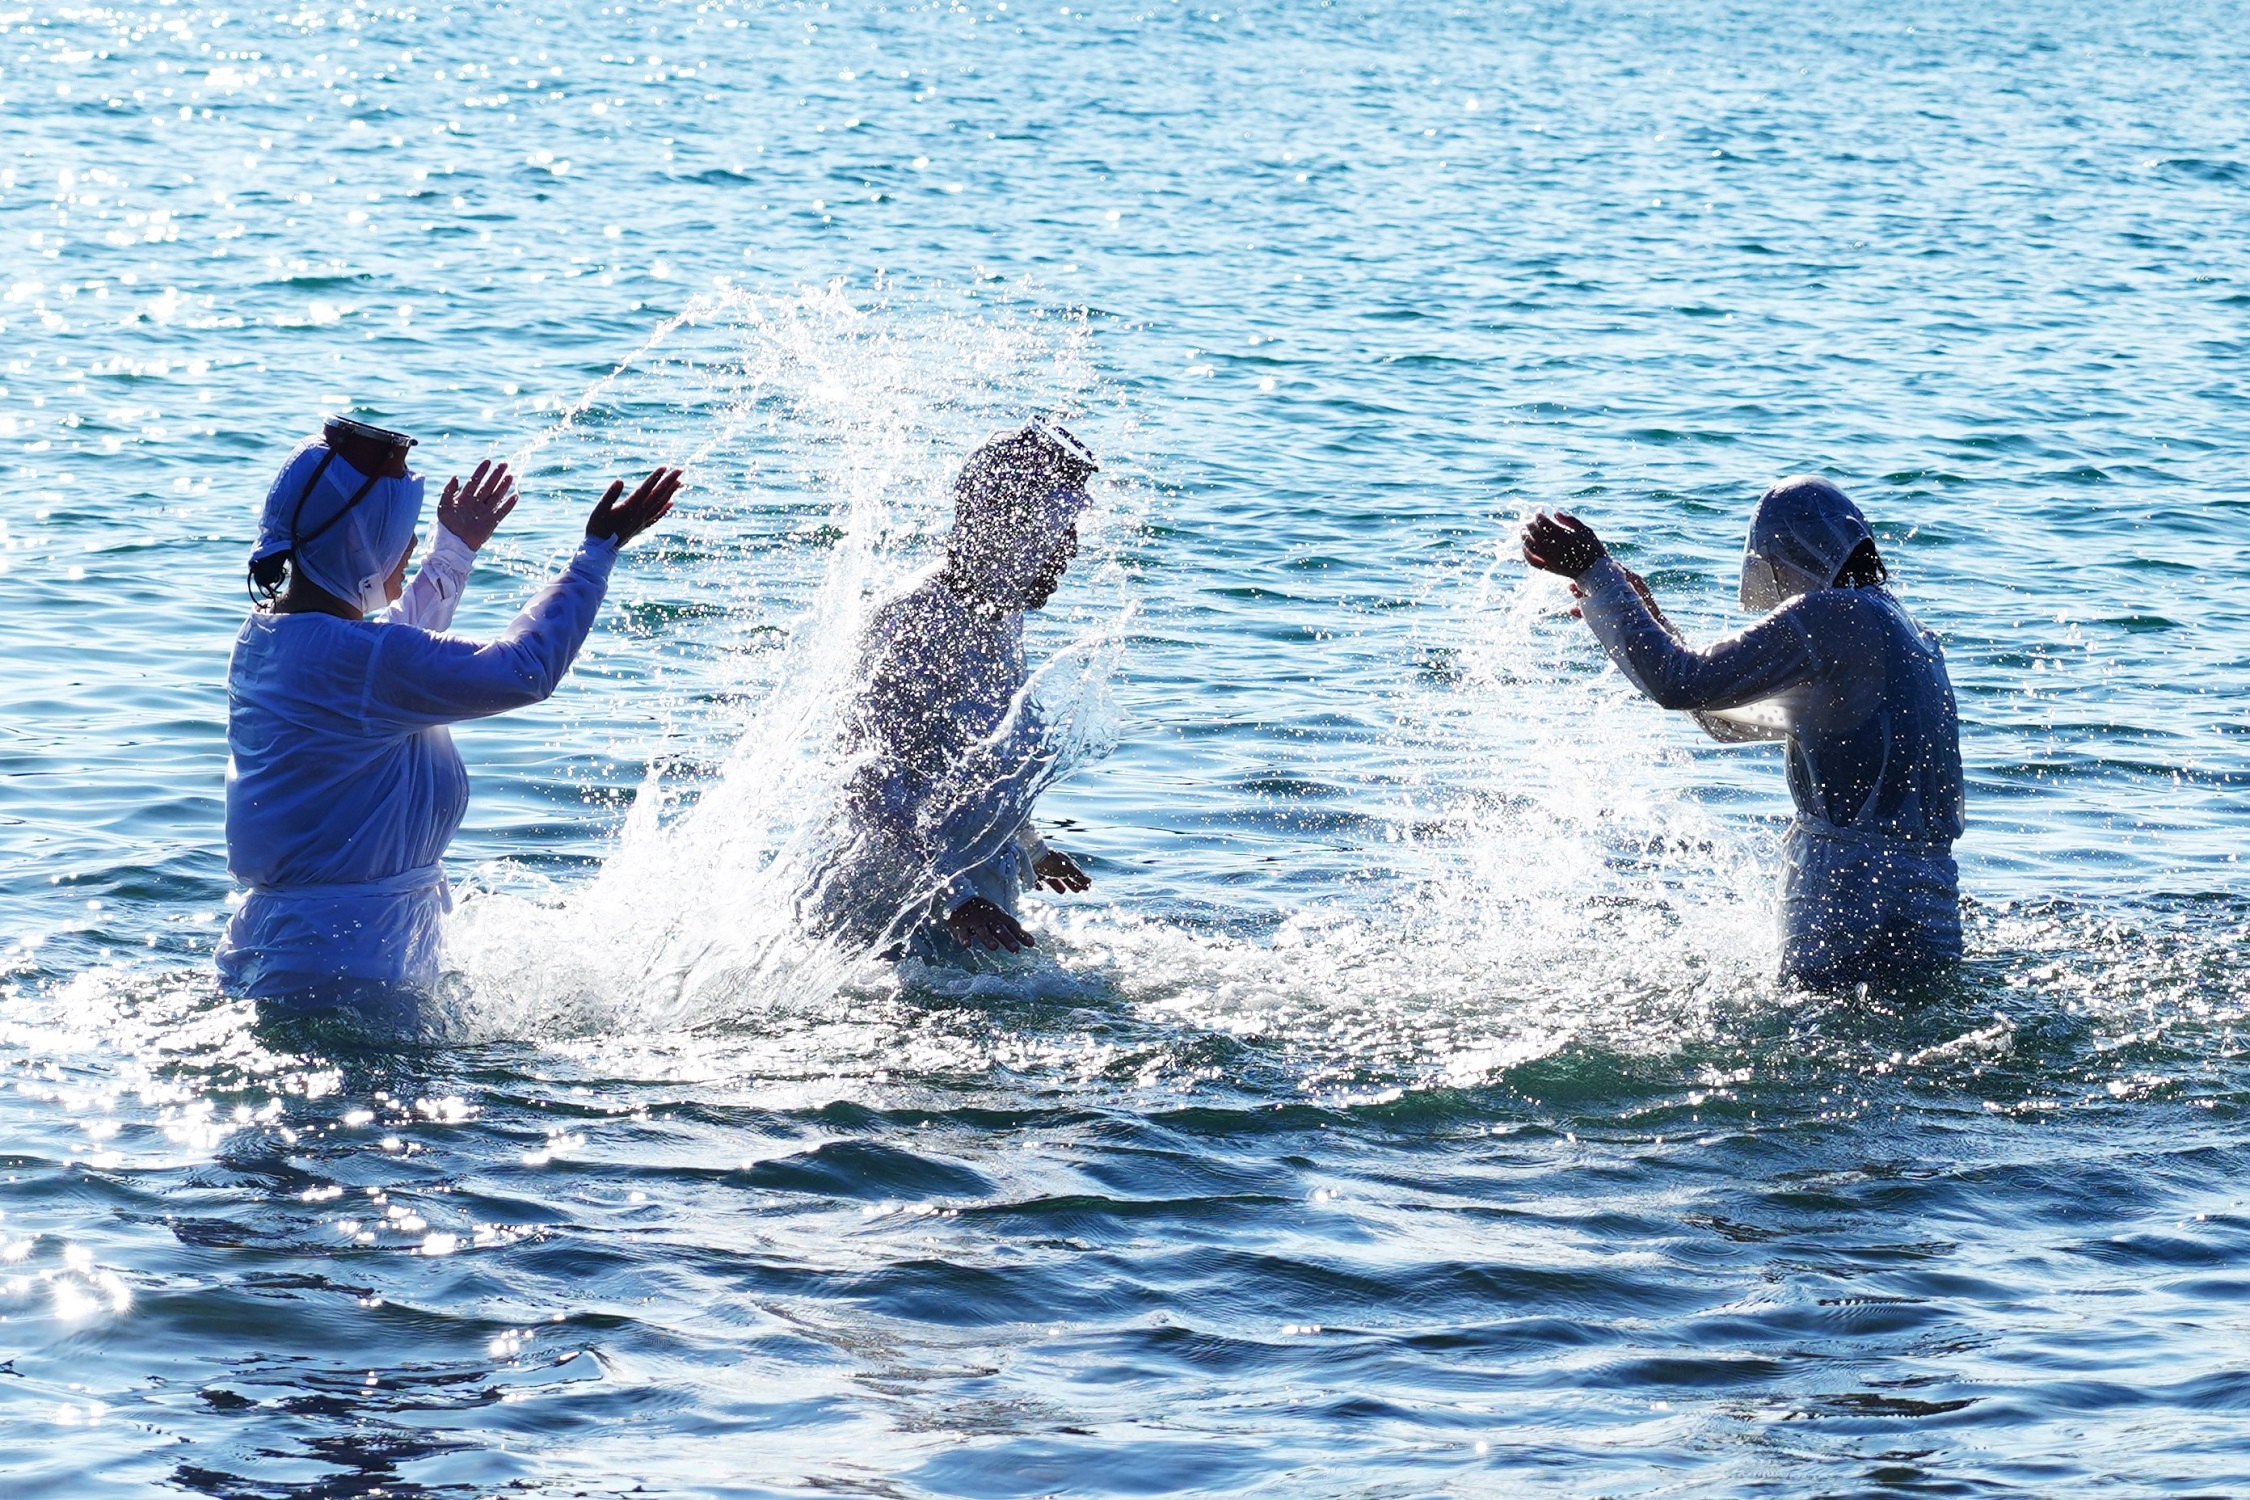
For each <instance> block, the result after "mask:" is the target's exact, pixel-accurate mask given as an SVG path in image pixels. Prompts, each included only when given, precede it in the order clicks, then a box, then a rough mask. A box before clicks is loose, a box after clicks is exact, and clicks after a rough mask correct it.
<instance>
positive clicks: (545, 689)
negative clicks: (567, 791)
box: [366, 539, 617, 728]
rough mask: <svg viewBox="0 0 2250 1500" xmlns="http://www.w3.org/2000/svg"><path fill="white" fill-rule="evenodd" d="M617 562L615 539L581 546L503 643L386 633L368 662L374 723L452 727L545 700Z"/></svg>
mask: <svg viewBox="0 0 2250 1500" xmlns="http://www.w3.org/2000/svg"><path fill="white" fill-rule="evenodd" d="M616 559H617V544H616V543H615V542H614V541H607V540H600V541H597V540H593V539H589V540H587V541H586V542H584V543H582V544H581V545H580V546H579V548H578V552H577V554H576V555H575V556H574V557H572V559H571V561H570V565H569V566H568V567H566V568H564V569H563V571H562V572H561V573H560V574H559V575H558V576H557V577H556V578H555V579H554V581H553V582H551V583H549V584H548V585H547V586H546V587H545V588H543V589H541V590H540V591H539V593H538V594H537V595H535V596H534V597H533V599H532V601H531V602H530V603H529V604H528V605H526V606H525V607H524V610H523V612H522V613H521V614H519V615H517V616H516V618H515V621H514V623H512V624H511V625H509V627H508V629H507V630H506V631H505V632H504V633H503V634H502V635H501V636H500V638H499V639H498V640H495V641H491V642H488V643H486V644H484V645H481V646H471V645H470V644H469V643H468V642H466V641H459V640H455V639H453V638H451V637H445V636H432V635H430V634H428V633H426V632H423V631H419V630H413V631H398V632H395V633H393V632H385V636H384V639H383V642H382V644H381V645H380V646H378V647H377V650H376V654H375V657H374V659H373V661H372V662H371V664H370V680H369V684H368V698H367V708H366V712H367V715H368V718H369V720H370V722H371V723H377V724H385V725H389V726H391V727H396V728H404V727H413V726H418V725H423V724H447V723H453V722H456V721H458V720H461V719H475V718H483V717H485V716H487V715H490V714H497V713H505V712H507V711H508V710H509V709H512V708H522V707H525V706H526V705H529V704H533V703H538V702H540V701H541V700H543V699H545V698H546V697H548V696H549V695H550V694H552V693H553V692H554V690H555V688H556V687H557V686H558V685H559V684H560V683H561V681H562V679H563V675H564V674H565V673H567V672H568V671H569V670H570V666H571V663H572V662H573V661H574V660H576V658H577V656H578V649H579V647H580V646H582V645H584V644H585V641H586V636H587V634H588V632H590V631H591V630H592V629H593V625H594V619H595V617H596V616H597V615H598V614H599V613H600V611H601V603H602V596H603V595H604V594H605V593H606V592H607V591H608V588H609V575H610V569H611V567H612V566H613V564H614V563H615V562H616Z"/></svg>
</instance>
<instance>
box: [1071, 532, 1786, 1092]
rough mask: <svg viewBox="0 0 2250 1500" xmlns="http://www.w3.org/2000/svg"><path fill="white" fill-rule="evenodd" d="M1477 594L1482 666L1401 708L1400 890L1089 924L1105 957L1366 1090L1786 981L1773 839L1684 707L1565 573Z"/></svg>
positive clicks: (1473, 653)
mask: <svg viewBox="0 0 2250 1500" xmlns="http://www.w3.org/2000/svg"><path fill="white" fill-rule="evenodd" d="M1460 597H1462V598H1463V599H1464V603H1463V606H1462V607H1461V609H1460V612H1459V615H1458V617H1457V618H1456V620H1455V621H1454V625H1455V631H1454V634H1455V640H1456V643H1457V645H1456V649H1457V652H1458V661H1459V664H1460V674H1459V680H1458V681H1457V683H1456V684H1455V685H1454V686H1453V687H1452V688H1451V689H1450V690H1448V691H1444V692H1440V693H1431V694H1424V695H1419V696H1416V697H1412V698H1407V699H1404V700H1402V702H1401V705H1400V709H1399V712H1400V723H1399V729H1398V740H1399V745H1398V751H1399V754H1400V755H1401V757H1403V759H1404V760H1405V761H1406V763H1407V768H1408V782H1409V784H1408V787H1407V794H1408V795H1407V800H1408V804H1409V806H1408V809H1407V810H1406V811H1404V812H1402V813H1401V814H1400V815H1399V816H1398V817H1397V818H1396V819H1395V820H1394V822H1393V825H1392V828H1391V830H1390V838H1391V840H1392V842H1387V843H1385V844H1384V845H1383V846H1381V847H1379V848H1371V849H1370V851H1369V853H1370V856H1371V858H1379V859H1381V860H1383V861H1384V862H1386V863H1387V864H1389V865H1390V866H1391V867H1392V868H1393V869H1394V870H1395V871H1396V872H1397V873H1396V875H1395V877H1394V879H1393V882H1392V883H1391V884H1390V885H1389V887H1388V888H1387V889H1382V890H1380V891H1379V892H1378V893H1377V895H1376V897H1375V899H1373V900H1371V901H1366V902H1363V903H1361V904H1357V905H1345V904H1341V903H1336V902H1329V903H1323V904H1321V905H1318V906H1316V907H1312V908H1309V909H1307V910H1304V911H1301V912H1299V913H1297V914H1295V915H1294V916H1292V917H1291V918H1290V919H1289V920H1287V921H1286V922H1284V923H1283V924H1282V925H1281V926H1280V928H1279V929H1278V930H1277V931H1276V932H1274V933H1273V934H1271V935H1270V936H1269V937H1266V938H1263V939H1258V940H1251V939H1244V938H1238V937H1231V936H1227V935H1223V934H1211V933H1207V932H1190V931H1187V930H1185V929H1182V928H1179V927H1175V926H1170V925H1167V924H1163V923H1157V922H1144V921H1136V920H1133V919H1132V918H1130V917H1119V916H1115V915H1110V914H1096V915H1093V916H1090V917H1088V918H1086V919H1083V920H1081V921H1079V922H1076V923H1073V924H1071V925H1070V926H1069V927H1068V929H1067V930H1068V932H1069V941H1070V943H1071V945H1072V946H1073V947H1074V948H1075V949H1076V950H1077V951H1078V952H1079V953H1080V955H1081V956H1082V958H1083V959H1085V960H1090V961H1092V962H1096V963H1099V964H1101V965H1103V966H1105V967H1107V968H1109V969H1110V970H1111V971H1113V972H1114V973H1115V974H1117V975H1118V976H1119V985H1120V988H1121V990H1122V991H1123V992H1124V993H1125V994H1126V995H1128V996H1129V997H1131V998H1132V1000H1133V1001H1134V1002H1135V1003H1136V1004H1137V1005H1138V1006H1140V1007H1142V1008H1143V1009H1144V1010H1145V1011H1148V1012H1152V1013H1161V1014H1163V1015H1165V1016H1167V1017H1168V1018H1170V1019H1171V1021H1172V1022H1173V1023H1174V1024H1175V1025H1178V1026H1181V1027H1184V1028H1195V1029H1208V1030H1216V1031H1224V1032H1227V1033H1229V1034H1232V1035H1234V1036H1237V1037H1241V1038H1255V1039H1258V1040H1259V1041H1260V1042H1261V1043H1262V1044H1264V1045H1266V1046H1267V1047H1269V1048H1271V1049H1272V1050H1273V1051H1274V1053H1275V1054H1276V1057H1277V1061H1281V1062H1282V1063H1283V1065H1284V1066H1286V1067H1288V1068H1290V1069H1291V1070H1292V1071H1293V1072H1295V1073H1296V1074H1297V1076H1298V1080H1299V1084H1300V1086H1301V1087H1302V1088H1304V1089H1305V1090H1307V1091H1308V1092H1312V1093H1318V1094H1326V1095H1337V1096H1341V1097H1356V1096H1360V1095H1363V1094H1364V1093H1365V1091H1367V1090H1369V1089H1374V1090H1378V1091H1381V1090H1386V1089H1392V1088H1396V1087H1400V1086H1419V1085H1471V1084H1476V1083H1481V1082H1485V1081H1489V1080H1491V1079H1493V1078H1495V1077H1497V1076H1498V1075H1499V1074H1500V1073H1502V1072H1504V1071H1505V1070H1506V1069H1508V1068H1511V1067H1514V1066H1517V1065H1519V1064H1522V1063H1524V1062H1527V1061H1530V1060H1533V1059H1535V1058H1538V1057H1543V1056H1546V1055H1548V1054H1550V1053H1553V1052H1555V1051H1558V1050H1560V1049H1562V1048H1564V1047H1566V1046H1569V1045H1572V1044H1574V1043H1584V1044H1591V1045H1599V1046H1601V1047H1604V1048H1608V1049H1613V1050H1623V1051H1629V1052H1636V1053H1639V1052H1652V1053H1661V1052H1668V1051H1671V1050H1673V1049H1676V1048H1677V1047H1679V1046H1681V1045H1683V1044H1688V1043H1693V1042H1695V1041H1698V1040H1701V1039H1705V1038H1708V1037H1709V1036H1710V1035H1712V1034H1713V1032H1714V1030H1715V1028H1717V1027H1719V1026H1720V1025H1722V1024H1723V1023H1724V1019H1725V1017H1726V1015H1727V1014H1728V1013H1729V1012H1730V1011H1733V1010H1735V1009H1737V1008H1739V1007H1741V1006H1744V1005H1756V1004H1761V1003H1767V1002H1770V1001H1771V1000H1772V999H1773V998H1774V997H1775V995H1776V994H1777V988H1776V986H1775V985H1774V984H1773V983H1772V982H1771V981H1770V980H1769V979H1768V978H1767V976H1768V975H1769V974H1770V973H1771V972H1772V970H1773V966H1774V960H1775V957H1776V952H1775V947H1776V943H1775V935H1774V929H1773V918H1772V912H1773V877H1774V870H1773V866H1772V863H1771V861H1770V859H1769V857H1768V855H1767V853H1766V852H1765V850H1764V849H1763V844H1764V843H1765V842H1766V840H1765V836H1764V835H1763V834H1762V833H1761V832H1760V831H1759V830H1757V829H1755V828H1748V827H1745V826H1743V825H1742V824H1740V823H1739V822H1735V821H1732V820H1729V819H1726V818H1724V817H1721V816H1719V815H1717V814H1715V813H1714V812H1712V811H1711V810H1710V809H1708V808H1706V807H1705V806H1704V805H1702V804H1701V803H1699V802H1698V801H1696V800H1694V798H1693V797H1692V796H1690V795H1688V793H1689V791H1690V789H1691V786H1692V781H1693V778H1692V774H1691V771H1692V767H1691V763H1690V758H1689V757H1688V756H1687V755H1686V754H1685V752H1684V751H1683V750H1682V749H1681V748H1680V741H1679V738H1678V736H1677V735H1676V734H1675V733H1674V732H1673V729H1672V727H1670V726H1667V724H1666V723H1665V719H1666V716H1665V715H1663V714H1662V713H1660V712H1659V711H1658V710H1656V709H1655V708H1653V707H1652V706H1651V705H1649V704H1647V703H1645V702H1643V701H1641V700H1640V699H1639V698H1638V696H1637V695H1636V694H1634V693H1632V692H1631V690H1630V689H1629V688H1627V687H1626V686H1625V685H1624V684H1623V683H1622V682H1620V681H1617V680H1615V678H1614V675H1613V674H1601V673H1600V672H1599V670H1598V668H1597V666H1596V663H1597V661H1598V650H1597V649H1596V648H1593V647H1592V644H1591V640H1590V636H1589V635H1588V633H1587V632H1586V631H1585V628H1584V626H1583V625H1581V624H1579V623H1578V622H1577V621H1575V620H1573V619H1569V618H1567V617H1565V616H1564V615H1563V613H1562V611H1563V609H1564V607H1565V606H1566V605H1567V601H1566V600H1562V599H1561V598H1560V597H1559V586H1556V587H1550V586H1549V584H1548V583H1547V582H1546V581H1544V580H1536V579H1534V580H1525V579H1522V578H1521V577H1520V573H1519V572H1518V570H1515V569H1511V568H1507V567H1501V568H1497V569H1495V570H1494V571H1493V572H1492V573H1491V574H1490V575H1488V576H1487V577H1485V578H1484V579H1482V580H1481V581H1478V582H1475V583H1471V584H1469V585H1468V586H1467V587H1466V588H1465V589H1464V590H1463V591H1462V594H1461V596H1460ZM1581 637H1583V638H1584V639H1581Z"/></svg>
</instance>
